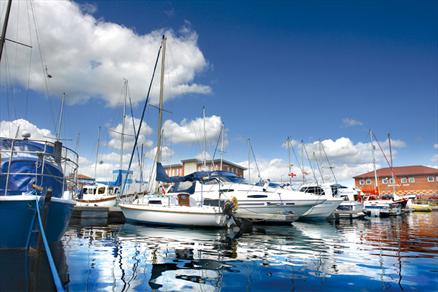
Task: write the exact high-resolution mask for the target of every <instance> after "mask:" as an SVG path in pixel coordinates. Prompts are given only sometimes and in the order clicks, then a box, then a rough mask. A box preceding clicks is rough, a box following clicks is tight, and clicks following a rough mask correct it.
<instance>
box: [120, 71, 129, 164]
mask: <svg viewBox="0 0 438 292" xmlns="http://www.w3.org/2000/svg"><path fill="white" fill-rule="evenodd" d="M124 90H125V92H124V94H125V98H124V101H123V115H122V133H121V137H120V172H121V171H122V169H123V148H124V145H125V118H126V98H127V96H128V80H127V79H124Z"/></svg>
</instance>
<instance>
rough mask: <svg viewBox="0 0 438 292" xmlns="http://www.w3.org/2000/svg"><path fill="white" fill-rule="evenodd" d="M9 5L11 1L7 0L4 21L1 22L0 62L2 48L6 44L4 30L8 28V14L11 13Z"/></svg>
mask: <svg viewBox="0 0 438 292" xmlns="http://www.w3.org/2000/svg"><path fill="white" fill-rule="evenodd" d="M11 5H12V0H8V6H6V15H5V21H4V22H3V28H2V35H1V40H0V61H1V59H2V55H3V47H4V45H5V42H6V30H7V28H8V22H9V14H10V12H11Z"/></svg>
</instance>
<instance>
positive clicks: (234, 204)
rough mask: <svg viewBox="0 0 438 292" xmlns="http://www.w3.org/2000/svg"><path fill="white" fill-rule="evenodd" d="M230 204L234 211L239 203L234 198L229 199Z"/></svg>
mask: <svg viewBox="0 0 438 292" xmlns="http://www.w3.org/2000/svg"><path fill="white" fill-rule="evenodd" d="M231 202H232V203H233V210H234V211H236V210H237V207H238V206H239V202H238V201H237V198H236V197H232V198H231Z"/></svg>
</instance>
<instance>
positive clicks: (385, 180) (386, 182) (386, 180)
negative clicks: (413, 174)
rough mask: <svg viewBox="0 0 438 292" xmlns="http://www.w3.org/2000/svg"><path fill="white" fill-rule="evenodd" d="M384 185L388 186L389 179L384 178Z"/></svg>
mask: <svg viewBox="0 0 438 292" xmlns="http://www.w3.org/2000/svg"><path fill="white" fill-rule="evenodd" d="M382 184H384V185H387V184H388V178H387V177H385V178H382Z"/></svg>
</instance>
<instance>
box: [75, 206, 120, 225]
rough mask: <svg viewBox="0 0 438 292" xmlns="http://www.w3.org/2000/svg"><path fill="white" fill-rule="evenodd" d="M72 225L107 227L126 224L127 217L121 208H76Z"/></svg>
mask: <svg viewBox="0 0 438 292" xmlns="http://www.w3.org/2000/svg"><path fill="white" fill-rule="evenodd" d="M70 223H71V224H78V223H79V224H81V225H107V224H122V223H125V216H123V212H122V210H121V209H120V208H119V207H98V206H75V207H74V208H73V214H72V216H71V220H70Z"/></svg>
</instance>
